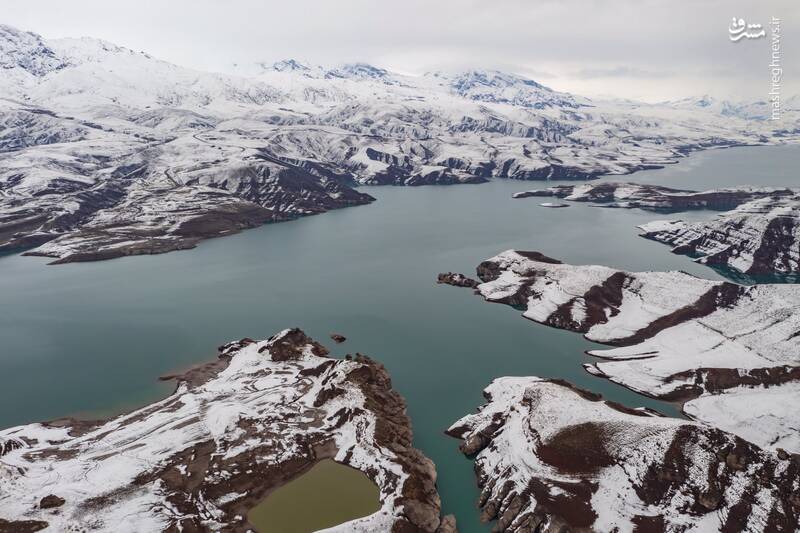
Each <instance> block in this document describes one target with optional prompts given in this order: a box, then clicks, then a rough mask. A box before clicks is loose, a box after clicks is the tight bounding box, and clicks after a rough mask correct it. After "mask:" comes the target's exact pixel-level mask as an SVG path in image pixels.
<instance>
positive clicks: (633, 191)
mask: <svg viewBox="0 0 800 533" xmlns="http://www.w3.org/2000/svg"><path fill="white" fill-rule="evenodd" d="M513 196H514V198H529V197H551V196H552V197H557V198H563V199H565V200H571V201H575V202H595V203H596V205H597V206H599V207H617V208H639V209H645V210H649V211H663V212H677V211H686V210H689V209H715V210H730V211H728V212H725V213H723V214H721V215H718V216H716V217H714V218H711V219H709V220H707V221H702V222H694V223H687V222H684V221H681V220H659V221H655V222H651V223H648V224H644V225H641V226H639V228H640V229H641V230H642V234H641V235H642V236H643V237H646V238H648V239H653V240H656V241H659V242H663V243H665V244H670V245H672V246H673V248H672V251H673V252H674V253H680V254H686V255H689V256H692V257H694V258H695V260H696V261H698V262H700V263H704V264H707V265H713V266H722V267H727V268H730V269H734V270H737V271H739V272H742V273H745V274H756V275H764V274H770V275H774V274H778V275H786V274H789V275H794V274H798V273H800V189H790V188H780V187H731V188H724V189H712V190H709V191H702V192H698V191H690V190H679V189H671V188H668V187H660V186H657V185H645V184H639V183H618V182H607V181H603V182H598V183H586V184H581V185H559V186H556V187H549V188H547V189H533V190H529V191H523V192H518V193H515V194H514V195H513Z"/></svg>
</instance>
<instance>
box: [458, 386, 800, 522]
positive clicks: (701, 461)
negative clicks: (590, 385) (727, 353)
mask: <svg viewBox="0 0 800 533" xmlns="http://www.w3.org/2000/svg"><path fill="white" fill-rule="evenodd" d="M484 396H485V397H486V404H485V405H484V406H482V407H481V408H480V410H479V411H478V412H477V413H475V414H471V415H468V416H465V417H464V418H462V419H461V420H459V421H458V422H456V423H455V424H453V426H452V427H451V428H450V429H449V430H448V433H449V434H450V435H452V436H454V437H457V438H459V439H461V440H462V444H461V450H462V451H463V452H464V454H466V455H467V456H469V457H474V460H475V471H476V474H477V476H478V484H479V486H480V488H481V496H480V500H479V505H480V507H481V511H482V512H481V518H482V519H483V520H484V521H488V520H494V519H496V520H497V523H496V525H495V527H494V531H503V532H515V533H516V532H519V533H522V532H526V533H531V532H534V531H536V532H558V531H576V532H577V531H636V532H644V531H648V532H650V531H652V532H667V531H669V532H679V531H720V532H737V533H738V532H749V533H765V532H784V533H791V532H795V531H797V530H798V529H799V528H800V456H797V455H792V454H787V453H781V452H774V451H768V450H763V449H760V448H759V447H757V446H755V445H754V444H751V443H749V442H747V441H745V440H743V439H741V438H738V437H736V436H734V435H732V434H730V433H726V432H723V431H720V430H718V429H715V428H712V427H709V426H706V425H703V424H698V423H695V422H689V421H685V420H678V419H674V418H666V417H662V416H657V415H654V413H652V412H649V411H647V410H643V409H629V408H626V407H623V406H621V405H619V404H615V403H613V402H608V401H603V400H602V399H601V398H600V397H599V396H598V395H596V394H593V393H590V392H587V391H583V390H580V389H576V388H574V387H572V386H571V385H569V384H566V383H564V382H560V381H554V380H547V379H541V378H536V377H504V378H498V379H496V380H494V381H493V382H492V384H491V385H490V386H489V387H487V388H486V389H485V391H484Z"/></svg>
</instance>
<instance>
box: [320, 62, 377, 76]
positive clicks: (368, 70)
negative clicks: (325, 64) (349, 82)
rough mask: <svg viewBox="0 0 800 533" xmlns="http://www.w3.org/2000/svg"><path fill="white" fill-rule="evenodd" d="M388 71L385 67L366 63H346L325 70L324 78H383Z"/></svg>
mask: <svg viewBox="0 0 800 533" xmlns="http://www.w3.org/2000/svg"><path fill="white" fill-rule="evenodd" d="M388 74H389V72H388V71H387V70H386V69H382V68H379V67H375V66H372V65H370V64H368V63H346V64H344V65H341V66H339V67H337V68H334V69H331V70H329V71H328V72H326V74H325V77H326V78H356V79H385V78H386V77H387V76H388Z"/></svg>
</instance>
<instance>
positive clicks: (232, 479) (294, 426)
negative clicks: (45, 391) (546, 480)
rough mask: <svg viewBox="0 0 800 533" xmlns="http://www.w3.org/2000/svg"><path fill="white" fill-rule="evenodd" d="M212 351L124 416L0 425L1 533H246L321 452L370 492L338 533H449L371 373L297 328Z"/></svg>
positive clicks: (383, 388) (402, 416) (396, 406)
mask: <svg viewBox="0 0 800 533" xmlns="http://www.w3.org/2000/svg"><path fill="white" fill-rule="evenodd" d="M219 351H220V353H219V358H218V360H216V361H213V362H210V363H207V364H205V365H201V366H198V367H195V368H193V369H191V370H189V371H188V372H186V373H184V374H181V375H176V376H170V377H169V378H171V379H175V380H176V381H177V383H178V385H177V389H176V391H175V393H174V394H172V395H171V396H169V397H168V398H166V399H164V400H161V401H158V402H155V403H153V404H151V405H148V406H146V407H143V408H141V409H137V410H135V411H133V412H130V413H128V414H124V415H121V416H117V417H114V418H111V419H109V420H103V421H80V420H74V419H62V420H56V421H53V422H47V423H42V424H30V425H25V426H18V427H13V428H10V429H6V430H3V431H0V509H2V513H0V515H1V516H0V530H2V531H19V532H26V531H30V532H32V531H39V530H41V529H44V528H49V529H48V530H53V531H120V530H121V529H120V524H136V528H137V531H207V530H224V531H232V532H245V531H252V530H253V528H252V526H251V525H250V524H249V523H248V522H247V519H246V518H245V517H246V516H247V512H248V510H249V509H250V508H252V507H253V506H255V505H256V504H257V503H258V502H259V501H260V500H262V499H263V498H264V497H265V496H266V495H267V494H269V493H270V492H271V491H272V490H273V489H275V488H277V487H278V486H280V485H282V484H284V483H286V482H287V481H289V480H291V479H293V478H295V477H297V476H299V475H300V474H302V473H304V472H306V471H307V470H309V469H310V468H311V467H312V466H313V465H314V464H316V463H317V462H318V461H320V460H322V459H325V458H331V459H334V460H335V461H337V462H340V463H343V464H345V465H349V466H351V467H353V468H356V469H358V470H361V471H362V472H364V473H365V474H366V475H367V476H369V478H371V479H372V480H373V481H374V482H375V484H376V485H377V486H378V488H379V490H380V501H381V509H380V510H379V511H378V512H376V513H374V514H372V515H370V516H367V517H365V518H361V519H358V520H355V521H351V522H348V523H347V524H344V525H342V526H340V527H339V528H338V529H339V530H341V531H363V532H371V531H393V532H398V533H401V532H431V533H434V532H439V533H452V532H454V531H455V526H454V522H453V520H452V518H451V517H448V518H446V519H442V518H441V517H440V500H439V495H438V493H437V491H436V471H435V468H434V465H433V463H432V462H431V461H430V460H429V459H427V458H426V457H425V456H424V455H422V453H421V452H419V451H418V450H416V449H415V448H413V446H412V442H411V440H412V433H411V426H410V422H409V419H408V416H407V415H406V413H405V402H404V401H403V399H402V398H401V397H400V395H398V394H397V393H396V392H395V391H394V390H392V387H391V382H390V380H389V376H388V374H387V373H386V370H385V369H384V368H383V366H382V365H380V364H379V363H377V362H375V361H373V360H372V359H369V358H368V357H365V356H360V355H358V356H356V357H355V358H350V357H348V358H346V359H331V358H328V357H326V354H327V350H326V349H325V348H324V347H323V346H322V345H320V344H318V343H317V342H315V341H314V340H312V339H310V338H308V337H307V336H306V335H305V334H304V333H303V332H302V331H300V330H298V329H291V330H285V331H282V332H281V333H279V334H277V335H275V336H273V337H271V338H269V339H268V340H264V341H255V340H252V339H242V340H240V341H236V342H232V343H229V344H226V345H224V346H222V347H220V349H219ZM309 505H310V506H313V502H309ZM310 508H311V507H310Z"/></svg>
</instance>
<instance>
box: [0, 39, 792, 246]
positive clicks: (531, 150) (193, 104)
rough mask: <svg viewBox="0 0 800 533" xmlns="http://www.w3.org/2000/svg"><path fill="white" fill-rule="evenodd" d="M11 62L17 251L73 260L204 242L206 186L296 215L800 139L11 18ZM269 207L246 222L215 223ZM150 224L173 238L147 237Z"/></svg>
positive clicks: (463, 81) (672, 112)
mask: <svg viewBox="0 0 800 533" xmlns="http://www.w3.org/2000/svg"><path fill="white" fill-rule="evenodd" d="M0 64H1V65H3V67H4V68H3V76H2V77H0V152H1V153H2V161H0V249H20V248H27V247H31V246H37V245H41V244H43V243H45V242H47V241H53V243H52V244H49V245H47V247H45V248H43V249H40V250H34V251H33V253H39V254H46V255H48V256H53V257H56V258H57V260H58V261H62V260H65V259H66V260H70V259H67V258H68V257H69V256H75V257H81V258H83V259H100V258H105V257H109V256H114V254H111V255H109V253H108V250H109V249H111V248H116V249H118V248H117V247H118V245H120V244H121V243H125V242H126V241H128V240H130V241H132V242H133V244H130V245H128V244H122V246H123V247H124V248H125V249H126V250H130V251H131V253H154V252H156V251H167V250H170V249H180V248H185V247H188V246H191V245H192V244H193V243H192V242H191V241H190V239H187V240H181V239H177V241H180V242H175V241H176V236H175V231H174V229H175V224H176V223H177V222H178V221H177V220H176V218H177V217H176V215H175V213H181V212H184V211H186V212H195V213H196V214H197V215H198V216H202V212H203V210H206V209H208V208H209V206H211V205H213V203H212V202H205V201H203V197H204V196H207V195H206V194H205V193H206V192H208V191H205V189H202V188H198V187H197V186H202V187H211V188H216V189H219V190H220V191H222V192H221V193H219V194H222V195H228V194H230V195H233V196H234V197H235V198H231V199H230V203H238V204H242V203H248V202H249V203H253V204H256V205H257V206H258V207H260V208H263V209H268V210H270V211H273V212H276V213H278V215H276V217H275V218H274V220H282V219H284V218H290V217H291V216H300V215H303V214H310V213H317V212H321V211H324V210H327V209H331V208H333V207H344V206H349V205H358V204H362V203H365V202H368V201H370V198H369V197H367V196H366V195H359V193H356V192H355V191H353V190H352V188H351V186H353V185H357V184H393V185H427V184H464V183H480V182H483V181H486V180H488V179H492V178H508V179H520V180H547V179H586V178H592V177H596V176H599V175H601V174H616V175H621V174H628V173H630V172H634V171H636V170H639V169H642V168H651V167H653V166H660V165H665V164H669V163H675V162H677V161H679V160H680V159H681V158H683V157H684V156H685V154H686V153H687V152H690V151H692V150H698V149H703V148H706V147H716V146H733V145H742V144H749V145H760V144H772V143H783V142H794V141H797V140H798V139H800V134H797V133H791V132H793V131H795V130H798V131H800V129H798V128H797V124H798V117H800V112H798V113H794V112H792V111H791V110H789V111H787V112H786V113H784V119H783V122H781V123H773V122H771V121H768V122H763V121H761V122H759V121H749V120H743V119H740V118H736V117H729V116H723V115H721V114H720V113H717V112H715V111H714V110H713V109H709V110H700V111H698V110H696V109H692V110H686V109H682V108H680V107H676V106H672V105H670V106H656V105H639V104H635V103H630V102H624V103H619V102H600V101H589V100H586V99H584V98H580V97H576V96H572V95H568V94H564V93H559V92H557V91H553V90H551V89H549V88H547V87H544V86H542V85H540V84H538V83H536V82H535V81H533V80H529V79H526V78H524V77H522V76H518V75H514V74H509V73H502V72H497V71H491V70H475V69H471V70H467V71H464V72H456V73H443V72H440V73H433V74H428V75H422V76H408V75H402V74H398V73H393V72H390V71H388V70H386V69H383V68H380V67H377V66H373V65H367V64H363V63H353V64H346V65H340V66H337V67H332V68H327V67H316V66H310V65H304V64H302V63H301V62H298V61H296V60H286V61H283V62H279V63H277V64H274V65H272V66H264V65H256V66H255V67H254V68H245V67H242V68H241V69H239V70H237V72H239V74H240V75H234V74H221V73H208V72H199V71H196V70H192V69H188V68H183V67H180V66H178V65H173V64H170V63H167V62H165V61H161V60H158V59H156V58H153V57H151V56H149V55H148V54H146V53H144V52H138V51H134V50H129V49H126V48H124V47H120V46H117V45H114V44H113V43H107V42H104V41H99V40H96V39H89V38H82V39H54V40H48V39H45V38H43V37H41V36H38V35H35V34H30V33H26V32H22V31H19V30H16V29H14V28H10V27H8V26H3V27H2V32H0ZM787 132H788V133H787ZM276 182H277V183H276ZM171 188H174V189H176V190H175V191H171ZM187 191H194V192H196V193H200V192H201V191H205V192H203V194H188V193H187ZM321 191H324V192H325V194H323V193H322V192H321ZM105 193H108V194H105ZM164 196H169V200H168V203H169V204H170V206H171V207H170V208H169V209H167V213H169V214H168V215H166V216H165V219H164V220H158V219H157V218H156V217H152V216H150V215H149V214H148V213H150V214H152V213H154V212H156V211H158V210H161V209H163V208H164V204H165V202H166V201H167V200H165V198H164ZM226 202H228V200H226ZM249 203H248V204H247V209H246V210H247V211H248V212H254V211H257V209H252V206H250V204H249ZM134 205H135V206H136V207H135V208H132V207H131V206H134ZM100 211H105V212H104V213H100ZM121 211H123V212H121ZM226 213H227V211H226ZM206 214H207V215H208V216H207V217H206V218H212V219H218V218H219V217H220V214H219V213H216V212H208V213H206ZM259 217H260V216H259ZM259 217H250V216H247V217H244V218H246V219H247V220H245V221H243V220H241V217H238V215H237V217H235V218H237V220H235V221H234V222H229V223H226V224H223V225H224V226H226V227H225V228H223V230H222V231H216V232H209V233H210V234H221V233H228V232H229V230H232V229H236V228H242V227H251V226H252V225H255V224H256V222H255V219H258V218H259ZM223 218H226V219H227V218H229V217H228V215H227V214H225V215H224V216H223ZM261 218H263V217H261ZM111 220H115V221H117V222H120V223H121V224H124V225H125V226H128V229H121V230H120V231H116V230H115V231H114V232H113V233H115V235H111V236H106V235H105V233H104V232H106V230H107V229H108V228H100V230H101V231H100V233H101V234H102V235H103V237H102V239H100V240H97V238H96V237H97V235H98V224H99V223H100V221H111ZM115 223H116V222H115ZM150 226H155V227H154V228H153V234H154V239H158V240H157V241H155V240H154V241H153V242H149V241H147V239H144V241H143V240H142V239H141V238H140V237H141V236H142V235H143V228H144V227H147V228H149V227H150ZM131 235H133V238H132V239H129V236H131ZM165 236H169V238H168V239H167V240H168V241H172V242H168V243H166V245H165V244H164V239H163V237H165ZM206 236H208V235H206ZM56 241H57V242H56ZM145 250H152V251H153V252H146V251H145ZM115 253H116V252H115ZM116 255H125V254H124V253H118V254H116Z"/></svg>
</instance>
